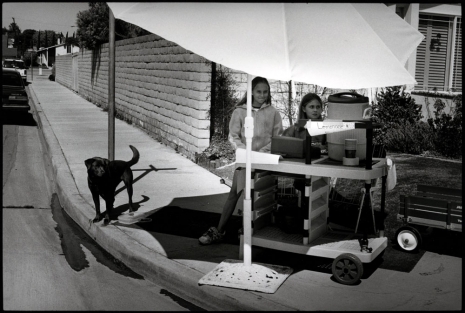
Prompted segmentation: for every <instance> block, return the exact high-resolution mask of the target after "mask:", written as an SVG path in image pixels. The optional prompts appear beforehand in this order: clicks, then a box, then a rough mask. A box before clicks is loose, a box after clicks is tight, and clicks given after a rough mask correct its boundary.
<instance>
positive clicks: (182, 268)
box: [29, 70, 462, 311]
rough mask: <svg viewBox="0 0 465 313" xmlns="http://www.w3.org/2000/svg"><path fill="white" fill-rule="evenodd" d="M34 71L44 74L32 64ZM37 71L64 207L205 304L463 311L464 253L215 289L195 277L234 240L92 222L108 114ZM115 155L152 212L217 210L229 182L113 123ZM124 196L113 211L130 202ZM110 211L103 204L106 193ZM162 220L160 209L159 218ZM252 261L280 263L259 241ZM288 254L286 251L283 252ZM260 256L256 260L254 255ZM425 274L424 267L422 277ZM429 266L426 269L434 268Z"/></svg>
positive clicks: (140, 267) (46, 143)
mask: <svg viewBox="0 0 465 313" xmlns="http://www.w3.org/2000/svg"><path fill="white" fill-rule="evenodd" d="M34 72H35V73H38V72H36V71H34ZM35 73H34V78H33V81H31V84H30V85H29V90H30V93H31V98H32V100H33V103H31V106H32V107H33V108H34V109H33V111H35V112H34V114H35V115H36V117H37V120H38V125H39V128H40V132H39V133H40V134H41V139H42V145H43V147H44V151H45V152H46V155H44V158H45V159H46V161H48V163H49V164H50V166H51V168H52V169H53V170H52V171H50V173H49V174H50V175H51V176H50V177H49V179H50V180H53V181H54V183H55V190H56V192H57V194H58V196H59V199H60V202H61V205H62V206H63V207H64V209H65V210H66V212H67V213H68V214H69V215H70V216H71V217H72V218H73V219H74V220H75V221H76V222H77V223H78V224H79V225H80V226H81V227H82V228H83V229H84V230H85V231H86V232H87V233H88V234H89V235H90V236H91V237H92V238H94V239H95V240H96V241H97V242H98V243H99V244H100V245H101V246H102V247H103V248H104V249H105V250H107V251H108V252H109V253H111V254H112V255H113V256H114V257H115V258H117V259H119V260H121V261H122V262H123V263H124V264H126V265H127V266H128V267H130V268H131V269H133V270H134V271H135V272H137V273H139V274H141V275H143V276H144V277H145V278H146V279H148V280H151V281H154V282H157V281H161V284H162V285H164V286H166V287H167V288H169V289H170V290H171V291H173V292H175V293H176V294H177V295H179V296H181V297H182V298H184V299H186V300H188V301H191V302H193V303H194V304H196V305H198V306H200V307H202V308H205V309H207V310H267V311H268V310H270V311H271V310H273V311H274V310H459V309H461V308H462V298H461V293H462V283H461V277H462V272H461V271H462V265H461V259H459V258H454V257H449V256H444V255H438V254H434V253H428V252H426V253H425V255H424V256H423V257H422V259H421V260H420V261H419V262H418V264H417V265H416V267H415V268H414V269H413V270H412V271H411V272H410V273H403V272H397V271H390V270H384V269H376V270H375V271H374V272H373V273H372V274H371V275H370V276H369V277H368V278H367V279H362V283H361V284H359V285H356V286H344V285H340V284H338V283H336V282H335V281H333V280H331V274H330V272H329V273H328V271H309V270H302V271H298V272H294V273H293V274H292V275H291V276H290V277H289V278H288V279H287V280H286V281H285V282H284V284H283V285H282V286H281V287H280V288H279V289H278V291H277V292H276V293H274V294H264V293H260V292H250V291H244V290H239V289H229V288H223V287H213V286H206V285H204V286H199V285H198V281H199V279H200V278H202V277H203V276H204V275H205V274H206V273H208V272H210V271H211V270H212V269H214V268H215V267H216V266H217V265H218V264H219V263H220V262H221V261H223V260H225V259H237V258H238V252H239V247H238V246H237V245H233V244H218V245H213V246H200V245H199V244H198V242H197V239H193V238H187V237H182V236H174V235H169V234H163V233H157V232H148V231H146V230H144V229H142V228H141V227H139V226H138V225H136V224H133V225H123V224H119V223H117V222H116V221H112V223H111V224H110V225H108V226H103V222H99V223H95V224H92V223H89V220H91V219H92V218H93V217H94V216H95V209H94V206H93V200H92V196H91V194H90V191H89V189H88V187H87V171H86V167H85V165H84V160H86V159H88V158H91V157H94V156H101V157H107V155H108V148H107V147H108V115H107V112H104V111H103V110H102V109H101V108H99V107H97V106H95V105H94V104H92V103H90V102H88V101H86V100H84V99H83V98H81V97H80V96H79V95H77V94H76V93H74V92H73V91H71V90H69V89H68V88H66V87H64V86H62V85H60V84H59V83H57V82H52V81H49V80H48V75H49V71H47V70H44V71H43V75H42V76H39V75H37V74H35ZM115 123H116V124H115V129H116V131H115V138H116V140H115V159H119V160H129V159H130V158H131V157H132V151H131V150H130V149H129V145H130V144H131V145H133V146H135V147H136V148H137V149H138V150H139V152H140V156H141V157H140V161H139V163H137V164H136V165H135V166H133V167H132V170H133V172H134V178H135V180H136V182H135V184H134V196H133V202H134V203H135V204H136V205H138V206H139V209H138V212H146V213H147V214H153V213H155V212H156V211H157V210H160V209H162V208H164V207H167V206H177V207H181V208H183V209H188V210H194V211H204V212H214V213H221V209H222V206H223V204H224V202H225V200H226V197H227V193H228V192H229V187H227V186H226V185H223V184H220V178H219V177H217V176H216V175H214V174H212V173H210V172H209V171H207V170H205V169H203V168H202V167H200V166H198V165H196V164H195V163H193V162H192V161H190V160H188V159H187V158H185V157H184V156H182V155H180V154H178V153H176V152H175V151H174V150H173V149H171V148H169V147H166V146H164V145H163V144H161V143H159V142H158V141H156V140H154V139H153V138H151V137H150V136H149V135H147V134H146V133H145V132H143V131H142V130H140V129H138V128H136V127H134V126H132V125H129V124H127V123H126V122H123V121H121V120H118V119H116V121H115ZM127 203H128V200H127V193H126V191H125V190H123V191H122V192H120V193H118V194H117V196H116V200H115V208H125V206H126V207H127ZM101 207H102V208H103V209H102V211H104V208H105V203H104V201H103V200H101ZM153 217H156V214H155V215H153ZM253 252H254V254H253V257H254V259H253V261H254V262H262V263H270V264H274V263H273V262H274V259H273V256H274V255H277V253H276V252H274V251H269V250H266V249H259V248H255V247H254V248H253ZM281 256H284V257H286V254H281ZM258 260H260V261H258ZM425 273H426V274H425ZM428 273H430V274H428Z"/></svg>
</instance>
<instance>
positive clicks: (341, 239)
mask: <svg viewBox="0 0 465 313" xmlns="http://www.w3.org/2000/svg"><path fill="white" fill-rule="evenodd" d="M302 237H303V236H302V235H301V234H288V233H285V232H283V231H282V230H280V229H279V228H278V227H276V226H266V227H264V228H262V229H260V230H257V231H255V230H254V234H253V236H252V245H255V246H260V247H265V248H270V249H276V250H282V251H287V252H292V253H298V254H305V255H312V256H319V257H326V258H336V257H337V256H339V255H340V254H341V253H352V254H354V255H356V256H357V257H359V258H360V260H361V261H362V263H370V262H372V261H373V260H374V259H375V258H376V257H377V256H378V255H379V254H380V253H381V252H382V251H384V249H385V248H386V247H387V238H386V237H383V238H368V246H369V247H370V248H372V249H373V250H372V252H371V253H369V252H366V251H361V248H360V243H359V241H358V239H359V238H361V236H360V235H356V234H350V233H347V232H338V231H328V232H327V233H325V234H324V235H322V236H320V237H318V238H317V239H315V240H314V241H313V242H312V243H311V244H309V245H304V244H303V243H302Z"/></svg>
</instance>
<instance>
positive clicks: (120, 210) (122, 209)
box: [110, 195, 150, 220]
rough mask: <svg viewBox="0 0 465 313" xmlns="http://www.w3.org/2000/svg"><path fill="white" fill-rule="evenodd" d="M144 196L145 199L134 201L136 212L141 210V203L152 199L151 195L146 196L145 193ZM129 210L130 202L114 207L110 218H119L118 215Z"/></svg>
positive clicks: (133, 207)
mask: <svg viewBox="0 0 465 313" xmlns="http://www.w3.org/2000/svg"><path fill="white" fill-rule="evenodd" d="M142 198H143V199H142V200H141V201H139V202H133V203H132V209H133V211H134V212H137V211H138V210H139V208H140V207H141V203H144V202H147V201H149V200H150V198H149V197H147V196H144V195H142ZM128 210H129V203H126V204H122V205H120V206H117V207H116V208H113V210H112V212H111V217H110V218H111V219H112V220H116V219H118V216H120V215H121V214H123V212H126V211H128Z"/></svg>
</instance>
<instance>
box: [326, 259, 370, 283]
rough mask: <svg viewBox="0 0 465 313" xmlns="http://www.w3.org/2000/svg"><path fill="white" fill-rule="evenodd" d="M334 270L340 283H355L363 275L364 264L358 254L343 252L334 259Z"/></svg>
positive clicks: (334, 275)
mask: <svg viewBox="0 0 465 313" xmlns="http://www.w3.org/2000/svg"><path fill="white" fill-rule="evenodd" d="M332 272H333V277H334V278H335V279H336V281H337V282H338V283H341V284H343V285H353V284H356V283H357V282H358V281H359V280H360V278H361V277H362V275H363V264H362V261H360V259H359V258H358V257H357V256H355V255H353V254H351V253H343V254H341V255H340V256H338V257H337V258H336V259H334V261H333V266H332Z"/></svg>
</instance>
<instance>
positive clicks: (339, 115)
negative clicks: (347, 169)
mask: <svg viewBox="0 0 465 313" xmlns="http://www.w3.org/2000/svg"><path fill="white" fill-rule="evenodd" d="M369 107H370V105H369V100H368V97H365V96H362V95H360V94H358V93H352V92H341V93H336V94H334V95H331V96H329V97H328V110H327V115H326V119H325V121H328V122H330V121H331V120H362V119H363V113H364V111H365V110H366V109H368V108H369ZM326 139H327V142H328V157H329V158H330V159H333V160H336V161H342V158H343V157H344V154H345V149H344V142H345V139H357V152H356V157H358V158H359V159H360V160H365V158H366V142H367V140H366V130H365V129H352V130H347V131H343V132H337V133H331V134H327V135H326Z"/></svg>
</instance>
